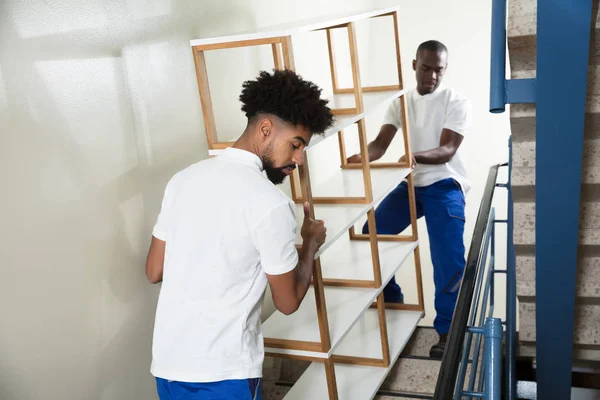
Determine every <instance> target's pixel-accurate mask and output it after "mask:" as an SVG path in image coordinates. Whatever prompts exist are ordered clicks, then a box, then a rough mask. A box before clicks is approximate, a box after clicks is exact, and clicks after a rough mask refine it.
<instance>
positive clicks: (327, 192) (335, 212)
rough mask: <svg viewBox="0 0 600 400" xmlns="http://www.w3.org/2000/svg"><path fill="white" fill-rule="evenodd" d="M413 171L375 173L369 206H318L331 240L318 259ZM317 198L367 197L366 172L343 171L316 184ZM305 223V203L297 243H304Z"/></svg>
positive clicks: (298, 207)
mask: <svg viewBox="0 0 600 400" xmlns="http://www.w3.org/2000/svg"><path fill="white" fill-rule="evenodd" d="M410 172H411V170H410V168H391V169H378V168H373V169H372V170H371V182H372V187H373V201H372V202H371V203H369V204H315V205H314V210H315V218H317V219H322V220H323V221H324V222H325V227H326V228H327V239H326V240H325V243H323V245H322V246H321V248H320V249H319V251H318V252H317V254H316V255H315V258H316V257H319V256H320V255H321V254H324V253H325V251H326V250H327V249H328V248H329V247H330V246H331V244H332V243H334V242H335V241H336V240H337V239H338V238H339V237H340V236H341V235H343V234H344V233H346V232H347V231H348V229H350V227H352V226H353V225H354V224H355V223H356V222H357V221H358V220H360V218H361V217H362V216H363V215H365V213H366V212H367V211H368V210H369V209H370V208H371V207H373V206H374V205H375V204H377V203H378V202H379V201H381V200H382V199H383V198H384V197H385V196H386V195H387V194H388V193H389V192H391V191H392V189H394V188H395V187H396V186H397V185H399V184H400V182H402V180H403V179H404V178H406V177H407V176H408V174H409V173H410ZM312 189H313V196H336V197H337V196H340V197H345V196H364V183H363V177H362V170H351V169H339V170H338V171H336V172H335V173H334V174H333V175H332V176H331V177H330V178H329V179H326V180H325V181H323V182H321V183H319V184H316V185H314V187H313V188H312ZM303 220H304V210H303V206H302V204H297V205H296V222H297V224H298V229H297V230H296V244H302V236H301V235H300V231H301V229H300V227H301V226H302V222H303Z"/></svg>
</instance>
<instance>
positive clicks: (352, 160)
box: [346, 154, 362, 164]
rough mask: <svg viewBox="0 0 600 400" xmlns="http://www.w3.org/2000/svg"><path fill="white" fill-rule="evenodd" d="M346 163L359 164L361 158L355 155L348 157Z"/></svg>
mask: <svg viewBox="0 0 600 400" xmlns="http://www.w3.org/2000/svg"><path fill="white" fill-rule="evenodd" d="M346 161H347V162H348V164H360V163H361V162H362V157H361V156H360V154H355V155H353V156H350V157H348V158H347V159H346Z"/></svg>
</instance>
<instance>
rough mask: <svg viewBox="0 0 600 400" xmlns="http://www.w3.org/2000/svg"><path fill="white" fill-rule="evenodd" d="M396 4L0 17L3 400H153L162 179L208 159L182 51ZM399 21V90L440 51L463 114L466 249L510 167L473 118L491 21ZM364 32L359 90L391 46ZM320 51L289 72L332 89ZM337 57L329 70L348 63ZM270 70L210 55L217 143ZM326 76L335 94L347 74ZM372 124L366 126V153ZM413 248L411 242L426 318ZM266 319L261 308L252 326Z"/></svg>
mask: <svg viewBox="0 0 600 400" xmlns="http://www.w3.org/2000/svg"><path fill="white" fill-rule="evenodd" d="M396 3H397V2H389V1H387V2H384V1H380V0H369V1H360V0H351V1H344V2H342V1H341V0H336V1H327V2H323V1H317V0H303V1H301V2H300V1H287V2H277V1H273V0H260V1H255V2H252V5H250V3H248V2H246V1H242V0H229V1H223V0H218V1H217V0H213V1H206V0H204V1H201V2H200V1H191V0H188V1H183V0H182V1H176V0H153V1H150V2H143V1H139V0H116V1H112V2H108V3H107V2H103V1H91V2H80V1H72V0H71V1H68V0H67V1H60V2H58V1H41V0H31V1H28V2H22V1H17V0H6V1H4V2H2V5H0V132H1V134H0V171H1V172H0V174H1V180H0V181H1V182H2V183H3V188H4V190H3V191H2V193H3V196H2V197H1V199H2V200H1V203H0V204H1V205H2V210H3V211H4V212H3V214H2V217H3V226H4V229H3V230H2V233H1V234H0V254H1V255H2V257H3V260H2V262H1V263H0V272H1V273H2V277H3V279H2V281H1V282H2V283H0V315H1V316H2V329H0V376H1V377H2V379H0V399H10V400H21V399H32V398H44V399H84V398H85V399H88V398H89V399H92V398H93V399H102V400H112V399H125V398H127V399H151V398H155V394H154V393H155V390H154V385H153V381H152V378H151V376H150V374H149V364H150V359H151V354H150V346H151V332H152V324H153V319H154V309H155V304H156V299H157V294H158V290H159V287H158V286H152V285H149V284H148V283H147V282H146V279H145V276H144V272H143V265H144V260H145V254H146V251H147V246H148V243H149V238H150V232H151V227H152V224H153V223H154V221H155V218H156V214H157V212H158V209H159V206H160V200H161V196H162V191H163V188H164V185H165V183H166V181H167V179H168V178H169V177H170V176H171V175H172V174H173V173H174V172H176V171H178V170H179V169H181V168H183V167H184V166H186V165H188V164H190V163H192V162H194V161H196V160H199V159H203V158H205V157H206V154H207V152H206V151H207V149H206V141H205V136H204V130H203V125H202V112H201V107H200V102H199V98H198V92H197V83H196V78H195V74H194V67H193V59H192V56H191V52H190V48H189V44H188V43H189V40H190V39H192V38H196V37H203V36H209V35H211V36H212V35H219V34H226V33H230V32H232V31H239V30H246V29H252V28H255V27H259V26H265V25H270V24H273V23H279V22H285V21H289V20H293V19H301V18H308V17H311V16H317V15H323V14H328V13H331V12H335V11H338V10H339V9H344V10H346V11H352V10H358V9H363V8H370V7H372V6H376V7H380V6H387V5H390V4H396ZM402 5H403V11H402V13H401V19H400V34H401V39H402V46H403V50H402V55H403V57H404V62H403V64H404V65H403V68H404V70H405V82H406V85H407V86H411V85H412V84H413V80H412V73H411V71H410V69H409V68H410V60H411V57H412V55H413V54H414V49H415V48H416V46H417V44H418V43H419V42H421V41H423V40H425V39H429V38H439V39H440V40H443V41H444V42H445V43H446V44H447V45H448V47H449V48H450V53H451V58H450V61H451V69H450V71H449V72H448V75H447V78H446V81H447V83H448V84H451V85H454V86H456V87H458V88H459V89H460V90H462V91H463V92H465V93H466V94H467V95H468V96H469V97H470V98H471V99H472V101H473V103H474V105H475V112H476V116H475V126H474V129H473V134H472V136H471V137H470V138H468V140H466V141H465V147H466V148H467V161H468V163H469V170H470V173H471V174H472V178H473V183H474V189H473V191H472V192H471V194H470V196H469V198H468V221H469V222H468V225H467V231H466V234H465V238H466V239H467V241H468V240H469V235H470V232H471V231H472V224H473V222H474V219H475V216H476V213H477V207H478V202H479V197H480V194H481V191H482V188H483V186H482V185H483V182H484V179H485V174H486V170H487V167H488V166H489V165H490V164H491V163H494V162H501V161H505V160H506V138H507V133H508V122H507V121H508V120H507V117H508V115H506V114H505V115H500V116H492V115H490V114H489V113H488V112H487V101H488V100H487V96H488V94H487V93H488V79H489V78H488V76H489V72H488V71H489V69H488V63H489V39H488V38H489V20H490V17H489V16H490V13H489V6H488V5H487V4H486V3H485V2H480V1H477V0H463V1H450V2H436V8H431V6H432V3H431V2H429V3H427V2H426V3H423V2H417V1H414V2H409V1H404V2H402ZM371 31H374V32H376V31H377V28H375V27H373V28H370V27H369V26H364V27H361V28H360V31H359V51H360V52H361V70H362V73H363V79H364V81H365V83H367V84H368V83H373V84H376V83H378V81H377V79H376V78H378V77H383V76H384V71H383V69H379V68H380V66H378V64H377V63H376V62H375V63H373V62H371V63H370V64H368V63H367V60H369V59H370V60H371V61H374V60H377V59H378V57H384V56H386V55H387V57H388V58H389V54H388V53H387V49H389V47H385V48H384V46H387V45H384V44H377V43H376V42H373V41H372V40H371V42H370V43H371V44H368V39H369V38H370V34H371ZM317 42H319V38H318V34H316V38H315V39H313V38H307V39H306V41H304V40H298V41H296V42H295V43H296V47H297V51H298V52H300V51H301V50H302V49H304V50H306V49H310V46H311V44H312V43H317ZM320 43H321V44H320V45H319V47H317V48H316V50H314V51H313V50H309V51H311V53H310V57H308V58H302V57H301V56H300V55H297V57H296V63H297V67H298V70H300V71H302V73H303V75H305V77H307V78H310V79H314V80H315V81H316V82H317V83H319V84H322V85H323V86H324V88H325V89H326V90H330V88H329V87H327V85H328V82H329V81H328V79H329V72H328V68H327V53H326V47H324V41H320ZM317 50H318V51H317ZM339 51H340V57H341V56H342V53H343V52H344V48H341V47H340V49H339ZM236 57H237V58H236ZM240 57H241V58H240ZM271 60H272V59H271V57H270V54H269V53H268V52H266V51H263V52H260V51H259V52H256V51H248V50H232V51H231V52H227V53H224V52H215V53H211V54H209V57H208V68H209V73H210V74H211V79H214V82H215V83H214V84H213V92H212V93H213V99H214V101H215V107H216V113H217V126H218V127H219V132H220V133H222V134H223V136H222V137H223V138H228V137H229V138H232V137H235V136H236V135H237V134H238V133H239V132H241V129H243V117H242V114H241V113H240V111H239V103H238V102H237V96H238V94H239V90H240V85H241V83H242V81H243V80H244V79H247V78H252V77H253V76H254V75H255V74H256V72H257V71H258V70H259V69H262V68H270V67H271V66H272V64H271ZM340 60H341V58H340ZM339 73H340V74H341V75H342V79H344V80H345V82H347V83H349V77H350V75H349V70H348V69H343V68H340V70H339ZM211 83H212V81H211ZM379 118H380V116H377V115H374V116H373V117H372V118H370V119H369V120H368V124H369V127H370V131H369V134H370V136H374V134H375V133H376V130H377V127H378V124H379V121H378V120H379ZM398 156H399V154H398ZM394 157H395V156H394ZM317 158H319V159H321V160H322V161H321V162H322V164H321V165H322V167H321V168H319V172H316V173H315V179H323V177H325V176H326V175H327V173H328V172H327V171H328V170H327V168H325V166H326V165H329V166H330V167H331V166H332V165H334V164H335V163H334V162H337V155H336V158H334V159H331V158H327V159H322V158H321V157H317ZM327 163H329V164H327ZM425 233H426V230H425V228H424V225H421V237H422V238H423V245H422V246H423V247H422V248H423V249H424V251H422V255H423V271H424V276H425V287H426V292H425V293H426V296H427V297H426V301H427V305H428V310H429V308H430V307H429V306H430V305H432V303H433V302H432V297H431V265H430V260H429V255H428V251H426V249H427V241H426V234H425ZM413 279H414V278H413ZM271 310H272V304H270V303H269V302H266V304H265V312H264V314H265V315H267V314H268V313H269V312H270V311H271ZM431 316H432V312H430V311H429V312H428V317H431ZM426 322H427V321H426Z"/></svg>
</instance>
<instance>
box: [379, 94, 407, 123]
mask: <svg viewBox="0 0 600 400" xmlns="http://www.w3.org/2000/svg"><path fill="white" fill-rule="evenodd" d="M381 125H392V126H394V127H395V128H396V129H401V128H402V116H401V115H400V99H399V98H398V99H394V101H392V102H391V103H390V105H389V106H388V108H387V109H386V110H385V115H384V116H383V122H382V123H381Z"/></svg>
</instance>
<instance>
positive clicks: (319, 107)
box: [239, 69, 334, 134]
mask: <svg viewBox="0 0 600 400" xmlns="http://www.w3.org/2000/svg"><path fill="white" fill-rule="evenodd" d="M242 87H243V89H242V93H241V94H240V98H239V99H240V101H241V102H242V111H243V112H244V113H245V114H246V117H247V118H248V120H249V121H251V120H252V119H253V118H254V117H256V116H257V115H258V114H261V113H267V114H273V115H276V116H277V117H279V118H281V119H282V120H283V121H285V122H287V123H288V124H290V125H292V126H298V125H301V126H303V127H305V128H306V129H308V130H309V131H310V132H311V133H312V134H322V133H323V132H325V131H326V130H327V129H328V128H330V127H331V126H332V125H333V122H334V121H333V114H332V112H331V109H330V108H329V107H328V106H327V104H328V100H326V99H322V98H321V97H320V96H321V88H319V87H318V86H317V85H315V84H314V83H312V82H310V81H306V80H304V79H302V77H300V76H299V75H298V74H297V73H296V72H294V71H291V70H289V69H284V70H276V69H274V70H273V73H272V74H271V73H268V72H267V71H261V72H260V74H259V76H258V77H257V78H256V80H251V81H246V82H244V84H243V85H242Z"/></svg>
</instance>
